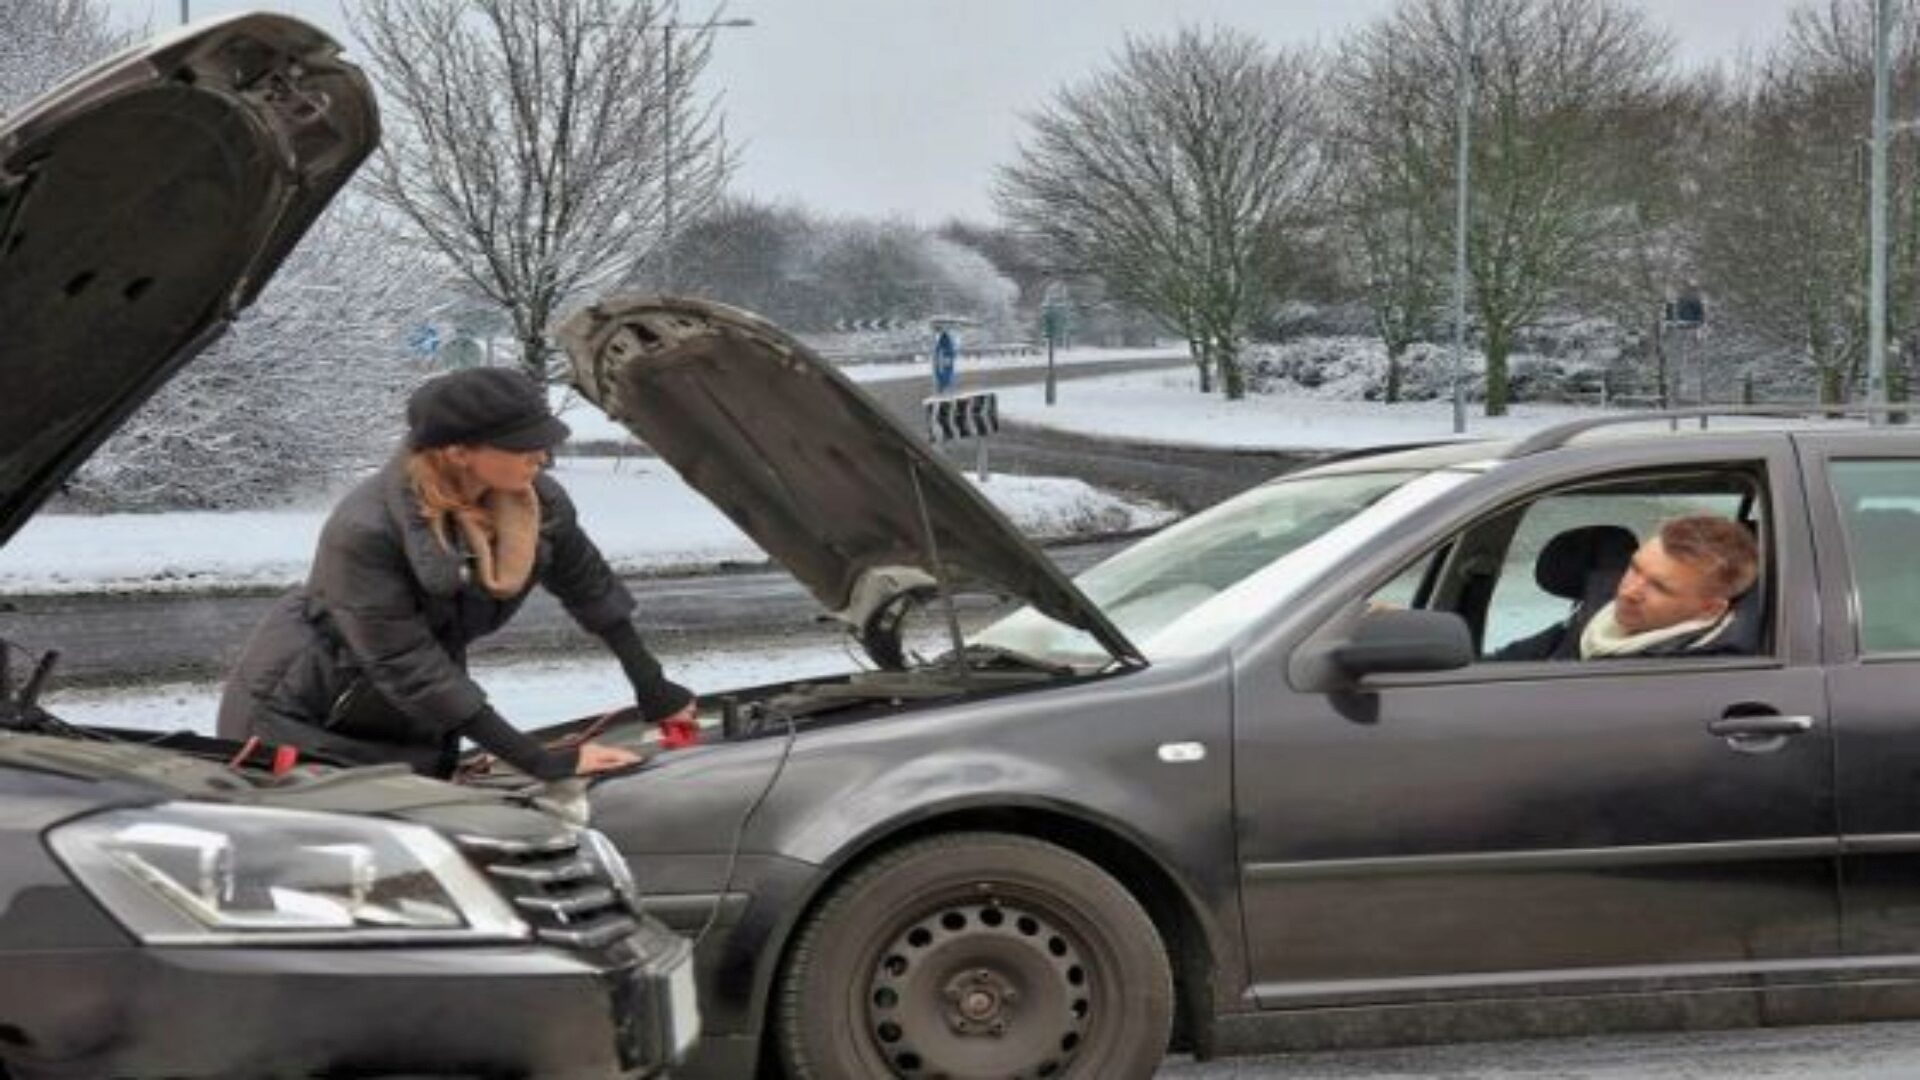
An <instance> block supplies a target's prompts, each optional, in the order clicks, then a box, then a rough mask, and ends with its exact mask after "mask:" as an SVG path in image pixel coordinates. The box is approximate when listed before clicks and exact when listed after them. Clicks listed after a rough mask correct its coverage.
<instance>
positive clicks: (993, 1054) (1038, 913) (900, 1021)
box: [774, 833, 1173, 1080]
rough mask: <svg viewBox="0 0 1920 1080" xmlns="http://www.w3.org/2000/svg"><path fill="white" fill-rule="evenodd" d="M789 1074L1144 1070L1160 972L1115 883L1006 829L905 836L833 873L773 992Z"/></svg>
mask: <svg viewBox="0 0 1920 1080" xmlns="http://www.w3.org/2000/svg"><path fill="white" fill-rule="evenodd" d="M776 1009H777V1011H776V1015H775V1018H774V1022H775V1034H776V1039H777V1042H778V1045H779V1052H780V1057H781V1062H782V1064H783V1065H784V1066H785V1067H786V1070H787V1075H788V1076H791V1077H793V1078H795V1080H854V1078H862V1080H864V1078H867V1077H881V1076H896V1077H924V1078H929V1080H930V1078H932V1077H936V1076H944V1077H947V1078H948V1080H963V1078H969V1077H996V1078H1006V1077H1021V1078H1026V1077H1079V1078H1094V1080H1128V1078H1132V1077H1150V1076H1152V1075H1153V1073H1154V1071H1155V1070H1156V1069H1157V1068H1158V1067H1159V1065H1160V1061H1161V1059H1162V1058H1163V1057H1164V1056H1165V1054H1166V1048H1167V1038H1168V1034H1169V1031H1170V1029H1171V1027H1172V1023H1173V976H1172V972H1171V969H1170V967H1169V965H1168V962H1167V953H1166V949H1165V947H1164V946H1163V945H1162V943H1161V940H1160V934H1159V932H1158V931H1157V930H1156V929H1155V927H1154V925H1153V920H1152V919H1151V918H1149V917H1148V916H1147V913H1146V911H1145V910H1144V909H1142V908H1141V906H1140V904H1139V902H1138V901H1136V900H1135V899H1134V898H1133V896H1132V895H1131V894H1129V893H1128V892H1127V890H1126V889H1125V888H1123V887H1121V885H1120V884H1119V883H1118V882H1117V881H1115V880H1114V879H1113V878H1112V877H1111V876H1109V875H1108V874H1107V873H1106V872H1105V871H1103V870H1101V869H1100V868H1099V867H1098V866H1095V865H1094V864H1093V863H1091V862H1089V861H1088V860H1086V859H1084V858H1081V857H1080V856H1079V855H1076V854H1074V853H1073V852H1070V851H1067V850H1066V849H1064V848H1061V847H1059V846H1057V845H1054V844H1049V843H1046V842H1044V841H1040V840H1034V839H1031V838H1029V837H1024V836H1013V835H1005V834H998V833H955V834H951V835H946V836H935V837H930V838H927V839H924V840H918V841H915V842H913V843H910V844H907V845H905V846H903V847H901V848H898V849H896V850H894V851H890V852H887V853H886V854H884V855H881V856H880V857H878V858H876V859H874V860H873V861H872V862H871V863H868V864H867V865H865V866H863V867H861V868H859V869H858V870H856V871H855V872H854V873H853V874H852V875H851V876H849V877H848V878H847V879H846V880H845V881H843V882H840V883H839V884H838V885H837V886H835V887H834V889H833V890H832V892H831V893H829V894H828V896H827V899H826V900H825V901H824V902H823V903H822V904H821V905H820V906H819V908H818V909H817V910H816V911H815V912H814V913H813V914H812V915H811V916H810V917H809V918H808V919H807V921H806V923H805V924H804V925H803V926H802V928H801V930H800V932H799V934H798V937H797V938H796V942H795V944H794V946H793V950H792V952H791V953H790V954H789V956H788V960H787V963H786V965H785V967H784V969H783V972H782V975H781V979H780V983H779V986H778V997H777V998H776Z"/></svg>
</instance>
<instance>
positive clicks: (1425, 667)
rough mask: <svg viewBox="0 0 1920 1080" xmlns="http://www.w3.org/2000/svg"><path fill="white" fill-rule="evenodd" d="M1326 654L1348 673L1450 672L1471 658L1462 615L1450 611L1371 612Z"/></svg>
mask: <svg viewBox="0 0 1920 1080" xmlns="http://www.w3.org/2000/svg"><path fill="white" fill-rule="evenodd" d="M1330 656H1331V659H1332V660H1333V662H1334V664H1335V665H1336V666H1337V667H1339V668H1340V670H1341V671H1342V672H1344V673H1345V674H1346V675H1347V676H1348V677H1349V678H1354V679H1359V678H1361V677H1363V676H1366V675H1387V674H1393V673H1396V672H1413V671H1453V670H1456V669H1458V668H1463V667H1466V666H1468V665H1469V664H1472V663H1473V659H1474V657H1473V635H1472V633H1471V632H1469V631H1468V630H1467V620H1465V619H1463V618H1461V617H1460V616H1458V615H1456V614H1454V613H1453V612H1451V611H1376V612H1373V613H1371V614H1369V615H1367V616H1365V617H1363V618H1362V619H1360V621H1359V622H1358V623H1356V624H1355V626H1354V630H1353V636H1352V637H1350V638H1348V639H1347V640H1345V641H1342V642H1340V643H1338V644H1336V645H1334V646H1333V648H1332V650H1331V653H1330Z"/></svg>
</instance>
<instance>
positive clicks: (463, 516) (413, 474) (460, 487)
mask: <svg viewBox="0 0 1920 1080" xmlns="http://www.w3.org/2000/svg"><path fill="white" fill-rule="evenodd" d="M447 450H448V448H447V447H444V446H434V447H429V448H427V449H425V450H415V451H413V453H411V454H409V455H408V456H407V480H408V481H409V482H410V483H411V484H412V485H413V494H414V497H415V498H417V499H419V500H420V516H421V517H423V518H425V519H426V521H427V527H428V528H429V529H432V530H433V535H434V536H435V538H437V539H438V540H439V541H440V546H441V547H443V548H446V549H448V550H451V549H452V547H453V542H452V541H451V540H449V539H448V537H449V536H450V535H451V534H450V533H449V531H448V529H447V519H448V518H453V519H454V520H455V521H456V522H461V521H464V522H467V523H469V524H470V525H471V526H474V527H477V528H478V529H479V531H480V534H481V535H482V536H491V535H493V514H492V513H491V512H490V511H489V510H488V509H487V507H486V506H485V505H484V504H482V503H478V502H475V501H474V500H472V499H471V498H469V497H468V496H467V487H466V485H465V484H464V483H462V482H461V481H463V480H464V479H465V478H466V476H465V469H463V468H462V467H461V466H460V465H459V464H457V463H456V462H455V461H454V460H453V456H452V455H451V454H449V453H448V452H447Z"/></svg>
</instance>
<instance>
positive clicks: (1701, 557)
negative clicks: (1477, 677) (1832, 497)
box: [1488, 514, 1760, 660]
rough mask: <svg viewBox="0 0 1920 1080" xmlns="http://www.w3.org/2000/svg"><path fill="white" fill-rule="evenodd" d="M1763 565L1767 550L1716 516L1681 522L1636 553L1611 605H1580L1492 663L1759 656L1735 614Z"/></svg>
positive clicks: (1663, 530) (1737, 525)
mask: <svg viewBox="0 0 1920 1080" xmlns="http://www.w3.org/2000/svg"><path fill="white" fill-rule="evenodd" d="M1759 565H1760V553H1759V548H1758V546H1757V545H1756V544H1755V543H1754V539H1753V534H1752V533H1751V532H1749V531H1748V530H1747V528H1746V526H1744V525H1741V524H1740V523H1738V522H1735V521H1729V520H1727V519H1726V518H1723V517H1718V516H1715V515H1712V514H1699V515H1694V516H1691V517H1682V518H1675V519H1674V520H1672V521H1669V522H1667V523H1666V524H1664V525H1662V526H1661V527H1660V531H1659V533H1658V534H1657V535H1656V536H1654V537H1653V538H1652V539H1650V540H1648V541H1647V542H1646V543H1644V544H1641V545H1640V547H1639V549H1638V550H1637V551H1635V552H1634V553H1633V557H1632V561H1631V562H1630V563H1629V564H1628V565H1627V566H1626V567H1625V568H1624V570H1623V571H1622V572H1621V573H1620V577H1619V581H1618V583H1617V584H1615V585H1614V587H1613V590H1612V599H1611V600H1609V601H1606V602H1604V603H1598V604H1596V603H1592V602H1582V603H1579V604H1577V605H1576V606H1575V608H1574V609H1573V612H1572V614H1571V615H1569V616H1568V617H1567V619H1566V620H1565V621H1563V622H1560V623H1558V624H1556V625H1553V626H1549V627H1547V628H1546V629H1544V630H1542V631H1540V632H1539V633H1537V634H1534V635H1532V636H1530V637H1524V638H1521V639H1520V640H1518V641H1514V642H1511V643H1509V644H1508V645H1506V646H1504V647H1502V648H1500V649H1499V650H1498V651H1496V652H1495V653H1493V655H1492V656H1490V657H1488V659H1490V660H1573V659H1580V660H1598V659H1604V658H1608V657H1633V656H1682V655H1685V656H1710V655H1742V654H1747V653H1751V652H1753V651H1754V650H1755V648H1756V647H1757V644H1758V643H1757V641H1756V640H1755V638H1754V635H1753V634H1752V633H1750V632H1747V631H1750V630H1751V629H1753V628H1748V627H1740V626H1737V625H1736V624H1737V622H1738V615H1737V613H1736V610H1735V607H1736V602H1737V601H1738V600H1739V599H1740V597H1741V596H1742V595H1744V594H1745V593H1746V592H1747V590H1749V589H1751V588H1753V584H1754V580H1755V578H1756V577H1757V576H1758V575H1759ZM1605 595H1606V594H1605V592H1601V593H1600V596H1602V597H1604V596H1605Z"/></svg>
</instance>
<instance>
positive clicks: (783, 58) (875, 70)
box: [110, 0, 1795, 224]
mask: <svg viewBox="0 0 1920 1080" xmlns="http://www.w3.org/2000/svg"><path fill="white" fill-rule="evenodd" d="M110 2H111V3H112V4H113V5H114V7H115V8H116V9H117V10H120V11H122V12H124V13H125V15H126V18H127V19H128V21H130V22H136V23H137V22H142V21H147V22H152V23H155V24H162V23H171V22H174V21H176V20H177V19H178V18H179V10H180V5H179V0H110ZM191 3H192V12H193V15H194V16H195V17H196V18H198V17H202V16H205V15H211V14H216V13H224V12H230V11H240V10H246V9H250V8H273V9H278V10H285V11H290V12H294V13H296V14H299V15H302V16H304V17H306V18H309V19H312V20H314V21H315V22H318V23H320V24H321V25H322V26H324V27H326V28H327V29H329V30H332V31H334V32H335V33H336V34H337V35H339V36H341V37H343V38H345V37H346V34H347V30H346V25H345V19H344V17H343V16H342V13H341V4H340V0H253V2H247V0H191ZM1393 3H1394V0H730V2H729V3H727V5H726V9H725V10H726V13H727V14H728V16H730V17H736V18H749V19H752V20H753V21H754V23H755V25H754V26H752V27H749V28H743V29H729V30H724V31H721V32H720V36H719V37H718V38H717V39H716V43H715V47H714V58H713V63H712V65H711V66H710V67H709V68H708V70H707V73H706V78H707V80H708V83H709V89H711V90H713V91H716V92H718V93H719V94H721V95H722V100H723V106H724V109H725V112H726V117H727V131H728V133H729V134H730V135H731V136H732V137H733V139H734V140H735V141H736V142H737V143H741V144H743V151H744V153H743V160H742V163H741V169H740V172H739V174H738V176H737V178H736V183H735V186H736V189H737V190H739V191H742V192H744V193H747V194H751V195H753V196H755V197H757V198H761V199H766V200H770V201H776V202H793V203H799V204H802V205H805V206H809V207H812V208H815V209H821V210H827V211H832V212H837V213H848V214H862V215H899V216H903V217H910V218H914V219H917V220H919V221H922V222H925V223H928V224H935V223H938V222H940V221H942V220H944V219H946V218H948V217H952V216H964V217H972V218H977V219H982V220H984V219H988V218H990V217H991V216H992V203H991V200H990V197H989V194H988V188H989V185H990V183H991V181H992V176H993V171H994V168H995V166H997V165H999V164H1001V163H1003V162H1006V161H1008V160H1010V159H1011V158H1012V156H1013V153H1014V148H1015V146H1016V145H1017V141H1018V139H1019V137H1020V134H1021V130H1022V123H1021V114H1022V113H1023V112H1024V111H1026V110H1030V109H1033V108H1035V107H1037V106H1039V105H1041V104H1042V103H1044V102H1045V101H1046V99H1047V97H1048V95H1049V94H1051V93H1052V91H1053V90H1054V89H1055V88H1057V87H1058V86H1059V85H1061V84H1062V83H1063V82H1066V81H1071V80H1073V79H1076V78H1079V77H1081V76H1084V75H1086V74H1087V73H1089V72H1092V71H1094V70H1097V69H1098V68H1099V67H1101V66H1102V65H1103V64H1104V63H1105V62H1106V61H1107V59H1108V58H1110V57H1111V56H1112V55H1113V53H1114V51H1115V50H1116V49H1118V48H1119V47H1120V45H1121V43H1122V42H1123V40H1124V39H1125V38H1126V36H1127V35H1128V34H1154V33H1161V32H1165V31H1169V30H1172V29H1174V28H1176V27H1178V26H1180V25H1181V24H1183V23H1199V24H1203V25H1205V24H1219V25H1224V26H1233V27H1238V28H1240V29H1244V30H1247V31H1251V32H1252V33H1254V34H1257V35H1259V36H1260V37H1262V38H1264V39H1266V40H1268V41H1271V42H1274V43H1287V44H1308V45H1313V44H1320V45H1325V44H1330V43H1332V42H1333V41H1335V40H1337V39H1338V38H1339V37H1340V35H1341V34H1342V33H1343V32H1344V31H1346V30H1348V29H1350V28H1351V27H1354V26H1357V25H1360V24H1362V23H1365V22H1367V21H1370V20H1372V19H1374V18H1377V17H1378V16H1380V15H1381V14H1382V13H1384V12H1386V11H1387V10H1389V9H1390V8H1391V7H1392V6H1393ZM1643 6H1644V7H1645V9H1646V10H1647V11H1648V12H1649V13H1650V14H1651V16H1652V18H1653V20H1654V21H1655V22H1656V23H1658V24H1660V25H1663V26H1664V27H1665V28H1666V29H1667V30H1668V31H1669V32H1671V33H1672V34H1673V35H1674V37H1675V38H1676V40H1677V41H1678V44H1679V47H1680V52H1681V56H1682V57H1683V58H1685V59H1686V60H1687V61H1689V62H1695V63H1706V62H1714V61H1718V60H1725V59H1731V58H1733V57H1734V56H1735V55H1737V54H1738V53H1739V52H1740V51H1741V50H1742V49H1747V48H1754V47H1757V46H1760V45H1762V44H1764V43H1765V42H1766V41H1768V40H1769V39H1771V38H1772V37H1773V36H1775V35H1776V34H1777V33H1778V32H1779V31H1780V29H1781V28H1782V27H1783V26H1784V25H1785V22H1786V13H1787V11H1788V10H1789V9H1791V8H1792V7H1794V6H1795V0H1643ZM712 10H713V6H712V5H710V4H707V3H704V2H702V0H686V2H685V3H684V4H683V5H682V13H681V18H682V19H683V20H687V21H693V20H697V19H699V18H701V17H703V16H705V15H706V14H707V13H708V12H709V11H712Z"/></svg>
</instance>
